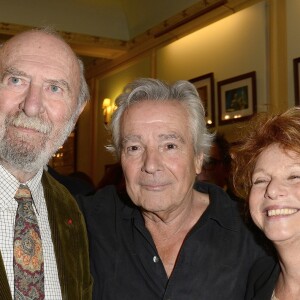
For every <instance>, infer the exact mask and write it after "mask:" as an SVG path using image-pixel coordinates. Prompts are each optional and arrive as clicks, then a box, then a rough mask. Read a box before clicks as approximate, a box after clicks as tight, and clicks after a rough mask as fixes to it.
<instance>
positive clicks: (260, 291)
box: [245, 257, 280, 300]
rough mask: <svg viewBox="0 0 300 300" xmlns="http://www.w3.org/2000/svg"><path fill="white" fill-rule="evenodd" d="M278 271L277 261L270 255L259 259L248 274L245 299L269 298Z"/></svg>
mask: <svg viewBox="0 0 300 300" xmlns="http://www.w3.org/2000/svg"><path fill="white" fill-rule="evenodd" d="M279 273H280V266H279V263H278V262H276V260H275V259H274V258H272V257H268V258H262V259H259V260H258V261H257V262H256V263H255V264H254V266H253V268H252V269H251V271H250V274H249V280H248V284H247V293H246V298H245V299H246V300H270V299H271V296H272V293H273V290H274V288H275V285H276V281H277V279H278V276H279Z"/></svg>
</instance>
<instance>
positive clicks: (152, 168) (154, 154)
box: [142, 149, 162, 174]
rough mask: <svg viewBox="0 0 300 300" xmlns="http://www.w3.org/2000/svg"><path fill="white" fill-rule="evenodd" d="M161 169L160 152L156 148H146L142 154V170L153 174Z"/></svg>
mask: <svg viewBox="0 0 300 300" xmlns="http://www.w3.org/2000/svg"><path fill="white" fill-rule="evenodd" d="M161 169H162V163H161V154H160V152H159V150H157V149H146V150H145V152H144V154H143V166H142V171H143V172H146V173H149V174H153V173H155V172H157V171H159V170H161Z"/></svg>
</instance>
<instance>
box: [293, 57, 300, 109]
mask: <svg viewBox="0 0 300 300" xmlns="http://www.w3.org/2000/svg"><path fill="white" fill-rule="evenodd" d="M294 89H295V105H300V90H299V89H300V57H298V58H294Z"/></svg>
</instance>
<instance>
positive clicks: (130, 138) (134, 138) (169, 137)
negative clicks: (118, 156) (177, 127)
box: [122, 133, 185, 145]
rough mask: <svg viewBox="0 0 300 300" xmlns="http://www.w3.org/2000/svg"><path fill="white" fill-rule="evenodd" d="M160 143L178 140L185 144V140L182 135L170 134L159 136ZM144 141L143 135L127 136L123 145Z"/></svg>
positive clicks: (123, 140)
mask: <svg viewBox="0 0 300 300" xmlns="http://www.w3.org/2000/svg"><path fill="white" fill-rule="evenodd" d="M158 138H159V140H160V141H168V140H177V141H179V142H181V143H182V144H185V140H184V139H183V137H181V136H180V135H178V134H176V133H169V134H165V133H163V134H160V135H159V136H158ZM141 140H142V136H141V135H134V134H133V135H128V136H125V137H124V138H123V139H122V145H124V144H126V143H127V142H135V141H136V142H140V141H141Z"/></svg>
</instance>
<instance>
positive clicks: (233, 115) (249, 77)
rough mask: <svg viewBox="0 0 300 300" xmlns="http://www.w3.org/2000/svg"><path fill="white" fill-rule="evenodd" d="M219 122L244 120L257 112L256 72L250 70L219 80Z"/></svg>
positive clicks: (221, 123)
mask: <svg viewBox="0 0 300 300" xmlns="http://www.w3.org/2000/svg"><path fill="white" fill-rule="evenodd" d="M217 87H218V106H219V109H218V112H219V118H218V121H219V124H220V125H225V124H229V123H234V122H238V121H244V120H246V119H249V118H251V117H252V115H253V114H254V113H255V112H256V73H255V72H250V73H246V74H242V75H239V76H236V77H232V78H228V79H226V80H222V81H219V82H218V84H217Z"/></svg>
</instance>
